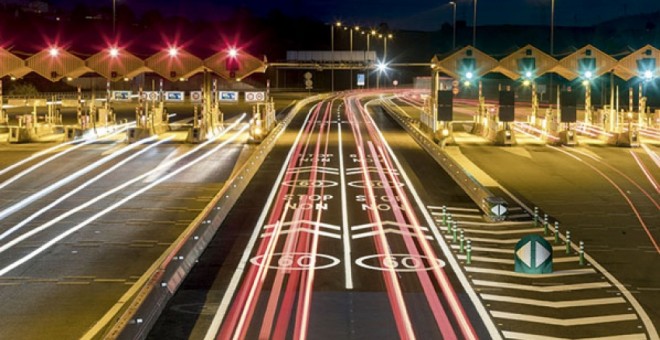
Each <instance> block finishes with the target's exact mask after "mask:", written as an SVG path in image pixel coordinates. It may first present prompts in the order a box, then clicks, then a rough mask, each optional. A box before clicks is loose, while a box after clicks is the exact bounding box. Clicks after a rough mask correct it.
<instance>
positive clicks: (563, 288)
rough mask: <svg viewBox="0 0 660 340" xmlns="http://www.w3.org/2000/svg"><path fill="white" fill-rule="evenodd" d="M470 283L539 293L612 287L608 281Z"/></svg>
mask: <svg viewBox="0 0 660 340" xmlns="http://www.w3.org/2000/svg"><path fill="white" fill-rule="evenodd" d="M472 283H474V284H475V285H477V286H486V287H496V288H507V289H517V290H526V291H531V292H539V293H552V292H568V291H571V290H582V289H600V288H609V287H612V285H611V284H610V283H609V282H589V283H576V284H562V285H555V286H543V287H540V286H531V285H521V284H515V283H510V282H497V281H486V280H472Z"/></svg>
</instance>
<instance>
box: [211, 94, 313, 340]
mask: <svg viewBox="0 0 660 340" xmlns="http://www.w3.org/2000/svg"><path fill="white" fill-rule="evenodd" d="M318 105H319V104H316V105H314V106H313V107H312V108H311V109H310V110H309V112H308V114H307V116H306V117H305V120H304V122H303V125H302V127H301V128H300V131H299V132H298V135H297V136H296V139H295V141H294V143H293V144H292V146H291V149H290V150H289V153H288V155H287V158H286V159H285V162H284V164H283V165H282V168H281V170H280V173H279V175H278V177H277V180H276V181H275V183H274V185H273V187H272V189H271V192H270V194H269V196H268V199H267V201H266V208H264V209H263V210H262V212H261V215H260V217H259V220H258V221H257V225H256V226H255V228H254V231H253V233H252V236H251V237H250V240H249V242H248V246H247V247H246V249H245V251H244V252H243V255H242V257H241V260H240V262H239V265H238V267H237V269H236V270H235V271H234V275H233V276H232V278H231V281H230V283H229V286H228V288H227V290H226V292H225V294H224V296H223V298H222V301H221V302H220V305H219V306H218V310H217V311H216V314H215V316H214V318H213V321H212V322H211V326H210V327H209V329H208V331H207V333H206V336H205V339H206V340H210V339H215V338H218V339H229V338H231V337H232V333H234V332H235V331H236V330H237V329H241V328H242V324H243V323H244V322H245V321H244V320H245V318H246V317H247V313H249V311H247V309H250V308H251V307H250V305H251V303H252V301H253V299H254V298H255V295H256V294H257V291H258V290H260V289H261V285H263V277H264V272H265V271H266V270H267V269H268V267H269V266H270V262H271V260H272V255H273V253H274V247H275V243H276V241H277V240H276V239H275V238H274V237H273V236H275V237H277V236H278V235H279V234H280V231H281V228H282V222H281V221H280V219H279V216H282V210H284V215H286V210H287V209H288V208H287V206H285V205H284V204H283V203H284V201H283V198H284V195H286V193H287V191H285V190H286V187H285V186H282V185H280V183H283V181H289V180H290V179H291V177H292V172H291V169H294V168H295V164H296V163H297V162H298V158H299V157H300V156H301V152H300V150H301V148H302V144H303V143H301V142H300V141H301V140H302V139H307V140H308V138H307V135H308V133H309V132H310V130H311V129H312V127H313V125H314V124H313V123H310V119H312V120H313V121H315V120H316V118H315V117H316V116H317V114H318V110H317V107H318ZM283 132H284V130H281V131H280V134H282V133H283ZM298 174H299V172H296V178H297V175H298ZM276 196H277V200H276ZM273 202H275V206H274V208H273V211H272V212H271V214H270V217H269V219H268V222H267V223H268V225H273V226H274V230H273V232H272V233H271V235H273V236H268V237H267V238H265V239H264V240H262V241H261V243H260V244H259V247H258V249H257V254H262V255H263V261H262V263H261V265H260V266H255V265H249V264H248V262H249V256H250V254H251V253H252V250H253V249H254V247H255V245H256V242H257V239H258V237H259V234H260V233H261V228H262V226H263V225H264V222H265V221H266V217H267V216H268V212H269V210H270V209H269V208H268V207H271V206H273ZM245 268H249V269H248V271H247V273H246V274H245V279H244V280H243V282H250V283H251V285H249V286H248V285H243V286H241V287H240V290H238V293H236V291H237V289H238V285H239V283H240V282H241V277H242V276H243V273H244V272H245ZM235 294H236V297H235V299H234V303H233V304H231V302H232V298H234V295H235ZM230 304H231V309H230ZM241 309H242V310H241ZM225 316H226V317H227V319H226V320H225ZM223 321H224V322H223ZM233 337H234V338H237V337H238V336H237V335H234V336H233Z"/></svg>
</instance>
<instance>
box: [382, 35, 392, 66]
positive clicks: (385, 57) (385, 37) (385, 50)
mask: <svg viewBox="0 0 660 340" xmlns="http://www.w3.org/2000/svg"><path fill="white" fill-rule="evenodd" d="M392 38H394V36H393V35H392V33H390V34H388V35H386V36H383V40H385V41H384V43H385V45H384V47H383V60H384V61H385V62H387V39H392Z"/></svg>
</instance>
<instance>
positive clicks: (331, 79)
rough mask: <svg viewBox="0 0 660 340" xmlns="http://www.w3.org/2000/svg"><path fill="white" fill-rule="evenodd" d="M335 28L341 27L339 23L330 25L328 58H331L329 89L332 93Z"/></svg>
mask: <svg viewBox="0 0 660 340" xmlns="http://www.w3.org/2000/svg"><path fill="white" fill-rule="evenodd" d="M335 26H337V27H341V21H337V22H336V23H334V24H332V25H330V48H331V52H330V56H331V58H332V66H331V67H330V70H331V71H330V87H331V91H332V92H335Z"/></svg>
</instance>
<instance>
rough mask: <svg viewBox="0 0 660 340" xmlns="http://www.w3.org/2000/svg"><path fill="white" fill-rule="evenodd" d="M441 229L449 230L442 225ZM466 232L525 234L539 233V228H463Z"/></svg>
mask: <svg viewBox="0 0 660 340" xmlns="http://www.w3.org/2000/svg"><path fill="white" fill-rule="evenodd" d="M458 225H461V222H458ZM440 229H441V230H448V228H447V227H441V228H440ZM462 229H463V231H464V232H466V233H474V234H488V235H509V234H523V233H537V232H539V228H529V229H515V230H479V229H469V228H462Z"/></svg>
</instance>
